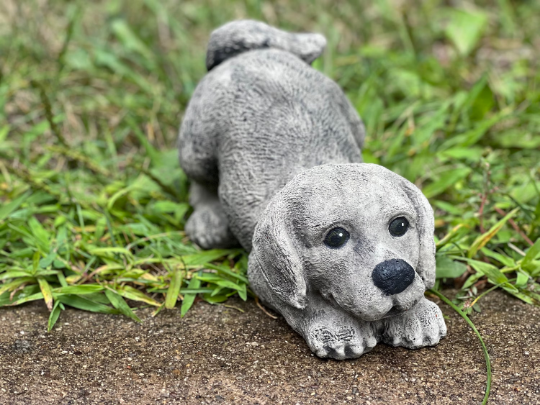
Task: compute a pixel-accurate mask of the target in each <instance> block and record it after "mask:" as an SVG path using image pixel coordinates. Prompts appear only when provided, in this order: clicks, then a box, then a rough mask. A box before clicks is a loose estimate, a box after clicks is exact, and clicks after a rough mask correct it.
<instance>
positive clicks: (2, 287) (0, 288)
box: [0, 277, 35, 295]
mask: <svg viewBox="0 0 540 405" xmlns="http://www.w3.org/2000/svg"><path fill="white" fill-rule="evenodd" d="M29 282H35V279H34V277H21V278H17V279H15V280H13V281H11V282H9V283H6V284H0V295H1V294H3V293H4V292H5V291H13V290H14V289H16V288H17V287H19V286H20V285H21V284H25V283H29Z"/></svg>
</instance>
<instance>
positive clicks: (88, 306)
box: [57, 295, 120, 314]
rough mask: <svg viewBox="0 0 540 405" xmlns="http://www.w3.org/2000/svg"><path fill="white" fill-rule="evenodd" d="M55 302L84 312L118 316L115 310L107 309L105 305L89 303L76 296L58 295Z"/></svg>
mask: <svg viewBox="0 0 540 405" xmlns="http://www.w3.org/2000/svg"><path fill="white" fill-rule="evenodd" d="M57 300H58V301H60V302H62V303H63V304H66V305H69V306H70V307H73V308H77V309H82V310H84V311H90V312H98V313H100V314H119V313H120V311H118V310H117V309H114V308H111V307H108V306H107V305H103V304H100V303H98V302H94V301H90V300H88V299H86V298H83V297H78V296H76V295H60V296H58V297H57Z"/></svg>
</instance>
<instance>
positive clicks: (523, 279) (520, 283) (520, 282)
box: [516, 271, 529, 287]
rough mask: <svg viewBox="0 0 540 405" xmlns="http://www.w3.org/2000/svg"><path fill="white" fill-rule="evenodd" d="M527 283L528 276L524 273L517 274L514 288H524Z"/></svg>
mask: <svg viewBox="0 0 540 405" xmlns="http://www.w3.org/2000/svg"><path fill="white" fill-rule="evenodd" d="M528 281H529V275H528V274H527V273H525V272H524V271H518V272H517V279H516V287H524V286H526V285H527V283H528Z"/></svg>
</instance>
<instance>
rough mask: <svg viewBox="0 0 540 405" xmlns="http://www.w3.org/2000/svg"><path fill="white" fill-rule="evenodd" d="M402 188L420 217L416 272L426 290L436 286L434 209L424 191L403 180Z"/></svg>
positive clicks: (418, 222)
mask: <svg viewBox="0 0 540 405" xmlns="http://www.w3.org/2000/svg"><path fill="white" fill-rule="evenodd" d="M402 187H403V190H404V191H405V193H406V194H407V196H408V197H409V198H410V199H411V201H412V204H413V206H414V209H415V210H416V214H417V216H418V221H417V229H418V237H419V243H420V249H419V257H418V266H417V267H416V271H417V272H418V274H419V275H420V277H422V280H424V284H425V285H426V288H432V287H433V286H434V285H435V271H436V265H435V240H434V237H433V234H434V231H435V219H434V216H433V208H431V205H429V201H428V199H427V198H426V197H425V196H424V194H422V191H420V189H419V188H418V187H416V186H415V185H414V184H413V183H411V182H410V181H408V180H406V179H403V182H402Z"/></svg>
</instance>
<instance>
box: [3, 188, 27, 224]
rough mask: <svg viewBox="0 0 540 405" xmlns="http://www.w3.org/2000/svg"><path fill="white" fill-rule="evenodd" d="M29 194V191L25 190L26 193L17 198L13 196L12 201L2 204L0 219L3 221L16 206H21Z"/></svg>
mask: <svg viewBox="0 0 540 405" xmlns="http://www.w3.org/2000/svg"><path fill="white" fill-rule="evenodd" d="M31 194H32V193H31V192H30V191H27V192H26V193H24V194H22V195H20V196H18V197H17V198H15V199H14V200H13V201H10V202H9V203H7V204H4V205H2V207H0V221H3V220H4V219H6V218H7V217H9V215H10V214H11V213H12V212H13V211H15V210H16V209H17V208H19V207H20V206H21V204H22V203H24V201H25V200H26V199H27V198H28V197H29V196H30V195H31Z"/></svg>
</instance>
